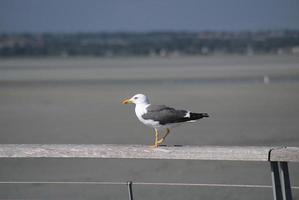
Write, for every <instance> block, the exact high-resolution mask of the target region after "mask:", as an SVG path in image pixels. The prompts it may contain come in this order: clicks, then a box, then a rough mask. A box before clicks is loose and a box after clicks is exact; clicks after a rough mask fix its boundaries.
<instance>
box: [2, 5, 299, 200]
mask: <svg viewBox="0 0 299 200" xmlns="http://www.w3.org/2000/svg"><path fill="white" fill-rule="evenodd" d="M298 10H299V3H298V1H293V0H285V1H279V0H277V1H276V0H275V1H271V2H269V1H258V0H251V1H246V2H245V1H237V0H227V1H225V2H224V1H223V2H220V1H214V0H213V1H210V0H200V1H195V0H194V1H193V0H185V1H179V0H162V1H137V0H125V1H124V0H123V1H120V0H112V1H104V0H100V1H96V0H84V1H83V0H72V1H71V0H51V1H38V0H27V1H18V0H1V1H0V127H1V128H0V131H1V134H0V142H1V143H2V144H10V143H17V144H24V143H25V144H31V143H44V144H52V143H55V144H64V143H70V144H145V145H149V144H152V143H153V139H154V132H153V130H151V129H150V128H148V127H145V126H144V125H143V124H141V123H139V122H138V120H137V118H136V117H135V114H134V108H133V107H132V106H124V105H122V104H121V103H120V102H121V100H122V99H124V98H127V97H131V96H132V95H134V94H136V93H144V94H146V95H148V97H149V99H150V100H151V102H152V103H154V104H167V105H170V106H174V107H176V108H182V109H190V110H193V111H198V112H207V113H209V114H210V116H211V117H210V118H208V119H205V120H202V121H201V122H200V123H193V124H188V125H186V126H181V127H178V128H176V129H174V130H173V132H172V133H171V134H170V136H168V138H167V141H166V144H168V145H174V144H180V145H236V146H248V145H252V146H254V145H256V146H263V145H265V146H299V137H298V132H299V126H298V121H299V103H298V102H299V12H298ZM298 167H299V166H298V164H291V165H290V173H291V182H292V184H293V185H297V186H298V185H299V171H298ZM129 180H132V181H138V182H188V183H233V184H266V185H270V184H271V177H270V169H269V166H268V165H265V163H242V162H211V161H206V162H203V161H201V162H198V161H163V160H159V161H157V160H113V159H106V160H96V159H1V160H0V181H117V182H119V181H129ZM134 192H135V197H136V199H145V200H147V199H172V200H173V199H178V200H179V199H246V200H247V199H248V200H249V199H272V191H271V189H258V188H256V189H235V188H224V189H222V188H205V187H203V188H202V187H200V188H198V187H185V186H184V187H177V186H175V187H174V186H172V187H170V186H159V187H158V186H135V187H134ZM124 198H127V189H126V187H125V186H107V185H100V186H99V185H96V186H90V185H88V186H85V185H71V186H70V185H48V184H28V185H21V184H15V185H11V184H0V199H124ZM294 199H299V191H298V190H294Z"/></svg>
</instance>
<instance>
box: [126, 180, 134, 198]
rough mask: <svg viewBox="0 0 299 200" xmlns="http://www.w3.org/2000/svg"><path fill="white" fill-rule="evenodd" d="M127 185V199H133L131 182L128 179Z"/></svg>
mask: <svg viewBox="0 0 299 200" xmlns="http://www.w3.org/2000/svg"><path fill="white" fill-rule="evenodd" d="M127 185H128V193H129V200H134V198H133V188H132V185H133V182H132V181H128V182H127Z"/></svg>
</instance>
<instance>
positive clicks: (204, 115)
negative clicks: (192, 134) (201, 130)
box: [201, 113, 210, 117]
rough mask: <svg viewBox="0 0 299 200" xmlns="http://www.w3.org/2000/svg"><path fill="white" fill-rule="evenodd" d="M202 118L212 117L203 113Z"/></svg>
mask: <svg viewBox="0 0 299 200" xmlns="http://www.w3.org/2000/svg"><path fill="white" fill-rule="evenodd" d="M201 114H202V117H210V115H209V114H208V113H201Z"/></svg>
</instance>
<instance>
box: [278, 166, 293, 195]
mask: <svg viewBox="0 0 299 200" xmlns="http://www.w3.org/2000/svg"><path fill="white" fill-rule="evenodd" d="M279 169H280V182H281V189H282V196H283V200H292V189H291V183H290V176H289V169H288V163H287V162H279Z"/></svg>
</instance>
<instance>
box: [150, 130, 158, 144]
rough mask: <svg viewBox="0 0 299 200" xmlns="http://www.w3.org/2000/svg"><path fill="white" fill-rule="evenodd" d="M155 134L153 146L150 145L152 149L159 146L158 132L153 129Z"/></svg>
mask: <svg viewBox="0 0 299 200" xmlns="http://www.w3.org/2000/svg"><path fill="white" fill-rule="evenodd" d="M155 134H156V137H155V144H154V145H152V146H151V147H154V148H157V147H158V146H159V144H158V140H159V132H158V130H157V129H156V128H155Z"/></svg>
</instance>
